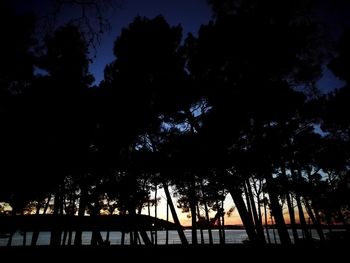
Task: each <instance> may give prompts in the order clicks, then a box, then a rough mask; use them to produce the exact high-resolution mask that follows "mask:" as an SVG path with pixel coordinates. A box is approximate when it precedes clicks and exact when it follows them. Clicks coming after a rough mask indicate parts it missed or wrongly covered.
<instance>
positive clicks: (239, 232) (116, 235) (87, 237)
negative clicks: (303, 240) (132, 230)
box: [0, 229, 319, 246]
mask: <svg viewBox="0 0 350 263" xmlns="http://www.w3.org/2000/svg"><path fill="white" fill-rule="evenodd" d="M273 231H274V230H273V229H269V234H270V238H271V242H272V243H275V240H274V234H273ZM184 232H185V236H186V238H187V240H188V242H189V243H191V241H192V231H191V230H185V231H184ZM50 234H51V233H50V232H40V234H39V238H38V241H37V245H49V243H50ZM147 234H148V236H149V237H150V238H151V233H150V232H147ZM153 234H154V233H153ZM311 234H312V237H313V238H315V239H318V238H319V237H318V235H317V233H316V231H315V230H311ZM32 235H33V233H32V232H27V234H26V246H30V243H31V240H32ZM91 235H92V232H89V231H86V232H83V234H82V244H83V245H90V243H91ZM101 235H102V238H103V239H104V240H105V239H106V236H107V232H105V231H102V232H101ZM168 235H169V241H168V244H181V240H180V238H179V235H178V233H177V231H175V230H169V232H168ZM203 235H204V241H205V243H206V244H208V243H209V234H208V231H207V230H203ZM275 235H276V242H277V243H279V242H280V241H279V238H278V234H277V231H275ZM289 235H290V237H291V239H292V241H293V236H292V232H291V230H289ZM298 235H299V237H302V232H301V230H298ZM74 236H75V233H74V232H73V236H72V240H73V241H74ZM121 236H122V235H121V232H117V231H111V232H110V233H109V241H110V244H111V245H120V244H121ZM212 236H213V242H214V244H219V243H220V238H219V230H217V229H213V230H212ZM62 237H63V234H62ZM23 238H24V235H23V234H22V233H20V232H16V233H15V234H14V235H13V238H12V246H23V241H24V240H23ZM197 238H198V242H199V243H200V242H201V236H200V232H199V230H198V231H197ZM245 240H248V236H247V233H246V231H245V230H244V229H226V230H225V243H227V244H239V243H242V242H244V241H245ZM266 240H267V239H266ZM157 241H158V244H159V245H165V243H166V231H157ZM7 242H8V238H0V246H6V245H7ZM67 242H68V237H67V240H66V244H67ZM124 244H126V245H128V244H130V234H129V233H126V234H125V241H124Z"/></svg>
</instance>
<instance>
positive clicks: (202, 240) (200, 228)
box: [197, 203, 204, 245]
mask: <svg viewBox="0 0 350 263" xmlns="http://www.w3.org/2000/svg"><path fill="white" fill-rule="evenodd" d="M197 217H198V222H201V220H200V219H201V218H200V211H199V204H198V203H197ZM199 231H200V234H201V244H202V245H203V244H204V235H203V227H202V224H200V225H199Z"/></svg>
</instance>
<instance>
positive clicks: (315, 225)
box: [304, 199, 326, 242]
mask: <svg viewBox="0 0 350 263" xmlns="http://www.w3.org/2000/svg"><path fill="white" fill-rule="evenodd" d="M304 204H305V207H306V211H307V213H308V214H309V216H310V218H311V220H312V224H313V225H314V227H315V228H316V231H317V234H318V236H319V237H320V241H322V242H324V241H325V240H326V239H325V237H324V234H323V231H322V228H321V225H320V224H319V222H318V221H317V219H316V217H315V215H314V213H313V212H312V208H311V206H310V204H309V202H308V200H306V199H304Z"/></svg>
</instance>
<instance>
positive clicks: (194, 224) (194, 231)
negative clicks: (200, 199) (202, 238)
mask: <svg viewBox="0 0 350 263" xmlns="http://www.w3.org/2000/svg"><path fill="white" fill-rule="evenodd" d="M193 180H194V178H193ZM194 184H195V182H194V181H193V182H191V183H190V189H189V191H190V192H189V197H190V198H189V203H190V210H191V221H192V245H197V244H198V239H197V221H196V219H197V213H196V201H197V200H196V192H195V191H196V190H195V186H194Z"/></svg>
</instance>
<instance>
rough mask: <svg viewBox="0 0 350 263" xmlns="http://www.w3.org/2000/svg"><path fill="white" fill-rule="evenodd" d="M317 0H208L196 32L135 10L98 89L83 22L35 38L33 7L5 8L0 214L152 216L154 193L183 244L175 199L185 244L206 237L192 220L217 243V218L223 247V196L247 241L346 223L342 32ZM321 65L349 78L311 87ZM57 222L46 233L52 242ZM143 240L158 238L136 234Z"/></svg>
mask: <svg viewBox="0 0 350 263" xmlns="http://www.w3.org/2000/svg"><path fill="white" fill-rule="evenodd" d="M315 2H317V1H302V0H300V1H297V0H288V1H280V0H250V1H249V0H241V1H237V0H232V1H230V0H227V1H215V0H212V1H209V3H208V4H210V5H211V7H212V10H213V18H212V21H211V22H209V23H208V24H207V25H202V26H201V27H200V29H199V31H198V36H194V35H191V34H189V35H188V36H182V28H181V26H180V25H179V26H170V25H169V24H168V23H167V21H166V20H165V19H164V18H163V17H162V16H161V15H160V16H157V17H155V18H145V17H136V18H135V20H134V21H133V22H132V23H131V24H130V25H128V26H127V27H125V28H124V29H123V30H122V32H121V33H120V35H119V36H118V37H117V38H116V41H115V43H114V50H113V51H114V55H115V59H114V61H113V62H112V63H110V64H109V65H106V67H105V75H104V80H103V81H102V82H101V83H100V84H99V85H98V86H93V85H92V83H93V76H92V75H91V73H90V72H89V71H88V67H89V62H90V58H89V45H88V43H89V42H88V41H87V39H85V38H84V35H83V34H81V33H80V29H79V28H78V27H76V26H74V25H73V24H67V25H63V26H61V27H59V28H58V29H57V30H55V31H54V32H49V34H47V36H46V37H45V39H44V40H41V39H36V37H35V36H36V35H35V34H34V32H35V20H36V19H35V16H34V15H31V14H28V15H18V14H16V13H15V12H12V11H11V9H10V8H8V7H7V6H6V5H5V2H1V4H0V12H1V15H0V32H1V35H2V37H1V41H0V52H1V60H0V122H1V127H0V152H1V155H0V156H1V165H0V173H1V181H0V201H1V202H3V203H2V204H3V205H2V210H3V211H2V212H3V213H5V210H6V209H5V208H6V203H7V204H9V205H10V206H11V208H12V210H10V212H8V214H9V215H8V216H11V215H13V216H15V215H23V214H26V213H35V214H37V215H39V214H46V213H52V214H53V215H57V216H58V215H76V216H78V217H84V215H86V214H89V215H90V216H98V215H100V214H119V215H126V214H128V215H131V216H136V215H138V214H141V210H142V209H143V208H148V212H149V214H151V213H150V211H151V209H154V211H155V214H156V215H157V204H158V203H159V198H158V197H157V190H159V189H160V188H162V189H164V192H165V194H166V198H167V207H168V211H169V212H168V213H167V217H168V218H169V220H170V219H171V218H172V220H173V222H174V223H175V225H176V227H177V231H178V233H179V236H180V238H181V241H182V243H183V244H187V243H188V242H189V240H187V239H186V237H185V235H184V233H183V228H182V226H181V224H180V222H179V219H178V216H177V214H176V207H177V206H178V207H179V208H182V209H183V211H184V212H188V213H189V215H190V216H191V219H192V231H193V232H192V233H193V235H192V242H191V243H192V244H198V243H201V242H203V239H201V240H197V235H196V233H197V229H199V230H201V231H202V233H203V231H209V235H208V236H209V242H210V243H211V244H212V243H213V238H212V234H211V226H212V225H213V223H214V222H215V224H216V226H219V227H220V237H221V242H222V243H224V240H225V232H224V225H225V222H224V215H225V214H227V213H232V211H224V200H225V197H226V196H227V195H230V196H231V197H232V199H233V201H234V205H235V209H236V210H237V212H238V214H239V216H240V218H241V221H242V223H243V225H244V227H245V229H246V231H247V234H248V237H249V241H250V242H252V243H255V244H264V243H269V242H271V239H272V237H270V236H269V235H268V233H267V235H266V236H265V234H264V233H265V231H266V229H265V226H266V225H267V224H268V222H270V223H271V221H272V222H274V224H275V227H276V229H277V231H278V235H279V238H280V240H281V243H282V244H290V243H291V237H290V236H289V234H288V232H287V225H288V226H289V225H290V227H291V229H292V233H293V238H294V240H295V242H298V240H299V239H301V238H302V239H303V240H311V238H312V237H311V236H310V231H309V225H310V223H311V224H312V226H313V227H314V228H316V230H317V231H318V234H319V239H320V241H321V242H322V241H324V240H325V236H324V234H323V231H322V229H323V228H324V227H325V226H329V228H330V229H331V226H332V225H334V224H342V225H344V227H345V228H346V229H347V230H348V231H349V227H348V223H349V205H350V199H349V198H350V187H349V186H350V177H349V169H348V168H349V164H350V163H349V161H350V159H349V157H350V156H349V154H350V151H349V150H350V149H349V142H350V137H349V136H350V133H349V132H350V119H349V118H348V117H347V115H346V113H348V112H349V105H350V103H349V99H350V87H349V83H350V72H349V69H350V31H349V29H345V30H344V31H343V33H342V36H341V37H340V38H339V39H338V38H337V39H330V38H329V37H328V32H326V31H325V30H324V27H323V25H322V24H320V21H318V20H317V19H316V17H317V16H315V15H314V14H315V12H316V11H315V10H316V9H317V3H315ZM326 2H327V1H326ZM332 40H336V41H332ZM324 67H328V68H329V69H330V70H331V71H332V72H333V73H334V74H335V76H337V77H338V78H339V79H341V80H343V81H344V83H345V84H344V87H342V88H341V89H334V87H329V89H330V90H334V91H332V92H330V93H327V94H324V93H322V92H320V91H318V90H317V87H316V84H315V83H316V82H317V81H318V80H319V79H320V78H321V77H322V69H323V68H324ZM151 192H152V193H154V194H152V196H155V197H154V198H151ZM173 194H175V195H176V196H177V198H178V203H177V204H176V203H173V201H172V195H173ZM213 211H214V214H215V216H214V217H213V216H211V215H213ZM308 221H310V222H308ZM297 228H301V229H302V230H303V237H300V236H298V234H297ZM203 229H205V230H203ZM76 230H77V231H76V235H75V240H74V241H71V242H72V243H74V244H75V245H79V244H81V242H82V240H81V239H82V231H81V230H79V229H76ZM62 231H65V229H61V228H57V229H55V228H53V229H52V233H51V244H52V245H59V244H61V243H62V240H61V237H62ZM12 234H13V231H12V232H11V235H12ZM92 236H93V239H94V240H92V244H99V243H101V236H100V234H99V232H98V230H94V231H93V235H92ZM37 238H38V233H35V232H34V233H33V240H32V244H33V245H35V244H36V239H37ZM140 239H142V240H143V242H144V244H146V245H152V244H157V235H156V234H155V235H154V236H153V235H152V237H149V236H148V235H147V233H146V232H145V231H144V230H137V231H134V233H133V236H132V239H131V240H132V242H134V243H135V244H136V243H138V240H140ZM9 244H11V238H10V239H9Z"/></svg>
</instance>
